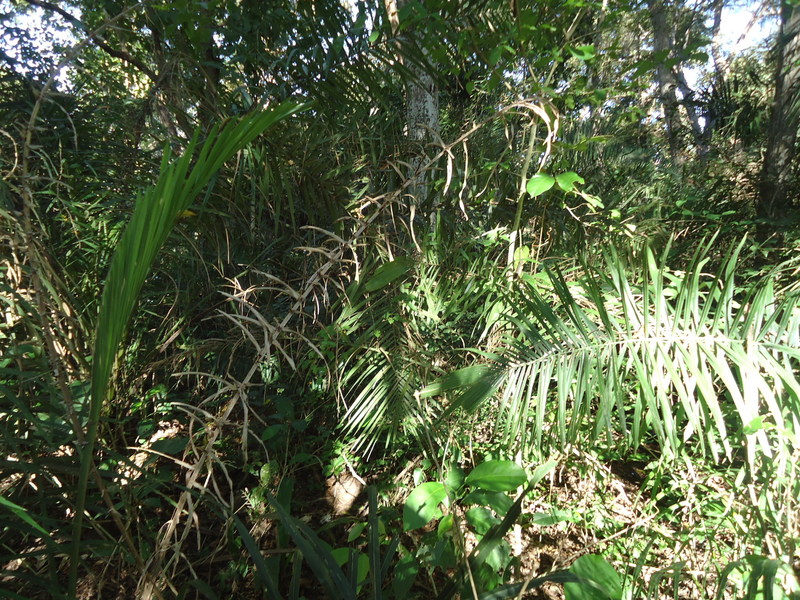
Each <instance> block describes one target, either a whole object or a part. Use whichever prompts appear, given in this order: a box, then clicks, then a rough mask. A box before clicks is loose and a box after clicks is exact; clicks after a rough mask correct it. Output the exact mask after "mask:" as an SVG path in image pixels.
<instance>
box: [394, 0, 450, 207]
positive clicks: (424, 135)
mask: <svg viewBox="0 0 800 600" xmlns="http://www.w3.org/2000/svg"><path fill="white" fill-rule="evenodd" d="M408 3H409V0H384V5H385V7H386V12H387V14H388V16H389V23H390V24H391V26H392V33H393V34H394V35H395V36H396V37H397V38H398V44H397V46H398V53H399V59H400V61H401V62H402V63H403V65H404V66H405V67H406V69H408V71H409V77H408V80H407V81H406V135H407V138H408V140H409V142H411V143H412V145H413V146H414V148H413V150H412V151H413V153H414V154H413V156H412V157H411V158H410V160H409V164H410V165H411V169H410V173H409V177H413V178H415V179H416V182H415V183H414V184H413V185H412V186H411V187H410V193H411V195H412V197H413V198H412V202H414V203H418V202H419V201H422V200H424V199H425V197H426V196H427V195H428V185H427V183H426V180H427V179H428V177H427V176H426V174H425V173H422V172H421V170H422V168H423V166H424V163H425V151H424V144H425V143H426V142H427V141H429V140H431V139H436V137H438V134H439V130H440V127H439V89H438V86H437V85H436V82H435V81H434V79H433V76H432V75H431V74H430V72H429V68H428V65H427V64H426V63H427V60H428V56H427V53H426V52H425V50H424V44H417V43H416V39H415V38H416V36H415V32H414V30H413V28H408V29H406V30H405V31H404V32H401V31H400V16H399V11H400V10H402V9H403V7H404V6H405V5H407V4H408Z"/></svg>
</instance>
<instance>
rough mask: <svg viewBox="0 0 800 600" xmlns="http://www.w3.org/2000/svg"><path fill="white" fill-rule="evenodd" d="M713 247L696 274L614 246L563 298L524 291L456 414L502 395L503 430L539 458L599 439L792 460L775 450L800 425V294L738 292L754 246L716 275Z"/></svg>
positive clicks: (699, 257) (768, 286)
mask: <svg viewBox="0 0 800 600" xmlns="http://www.w3.org/2000/svg"><path fill="white" fill-rule="evenodd" d="M713 243H714V240H713V239H712V240H711V241H710V242H709V243H707V244H705V245H703V246H702V247H700V248H699V249H698V250H697V252H696V254H695V256H694V258H693V259H692V261H691V262H690V264H689V266H688V267H687V268H686V271H671V270H670V269H669V268H668V267H667V264H666V256H667V252H665V253H664V255H663V256H662V257H661V258H656V256H655V255H654V254H653V252H652V251H651V250H649V249H648V250H646V251H645V252H643V253H642V254H641V256H640V257H638V259H637V260H638V264H632V265H629V264H628V261H627V260H625V259H623V257H622V256H620V254H618V253H616V252H615V251H613V250H611V251H609V252H608V253H607V255H606V261H605V262H606V265H605V269H587V272H586V274H585V275H584V276H583V277H580V278H578V279H577V280H574V281H567V279H566V278H565V276H564V274H563V273H561V272H560V271H557V270H554V271H551V272H549V280H550V284H551V289H550V290H537V289H536V288H535V287H533V286H532V285H529V284H523V286H522V288H521V289H520V291H519V294H518V296H517V300H518V302H517V304H516V306H515V308H514V312H513V314H512V315H511V316H510V318H511V322H512V323H513V325H514V332H513V334H510V335H508V336H507V338H506V344H505V349H504V350H503V351H502V352H501V353H499V355H498V356H496V357H494V358H493V360H492V362H491V365H490V368H489V369H488V371H487V372H486V374H484V376H483V377H481V378H480V379H479V380H478V381H477V382H475V383H474V384H472V385H471V386H469V387H468V388H467V389H466V390H465V391H464V392H463V393H462V395H461V396H460V397H459V398H458V399H457V400H456V401H455V402H454V403H453V404H452V405H451V406H450V408H449V409H448V410H447V411H446V414H450V413H452V412H453V411H454V410H456V409H458V408H468V409H474V408H476V407H477V406H478V405H480V404H481V403H483V402H485V401H486V400H488V399H489V398H491V397H492V396H493V395H494V394H495V391H496V390H500V395H499V401H498V410H499V421H498V427H499V430H500V432H501V433H502V436H503V439H504V440H505V442H506V443H507V444H509V445H510V444H512V443H514V444H521V446H522V447H523V448H524V449H525V452H526V453H528V454H531V453H538V452H540V451H542V450H543V449H544V448H545V447H546V446H549V445H553V444H558V445H559V446H561V447H563V446H564V445H566V444H572V443H577V442H579V441H581V438H582V436H583V435H584V432H586V431H589V432H590V433H589V437H590V438H591V439H593V440H596V439H597V438H599V437H601V436H604V437H605V438H606V440H607V441H608V443H609V444H615V443H619V441H620V440H621V441H622V443H623V444H626V445H628V446H630V447H634V448H635V447H638V446H639V445H640V444H642V443H644V442H646V441H649V440H652V439H655V441H657V442H658V444H659V446H660V447H661V451H662V453H663V454H664V455H665V456H668V457H669V456H675V455H676V454H677V453H678V452H679V451H681V450H684V449H689V448H691V449H692V450H695V451H697V452H699V453H701V454H704V455H711V456H712V457H713V458H714V459H716V460H719V459H721V458H722V457H723V456H725V457H728V458H731V457H733V455H734V454H735V453H736V452H737V450H738V449H740V448H742V445H744V447H745V448H746V455H747V459H748V462H749V463H750V464H751V465H752V464H753V461H754V459H755V456H756V453H760V454H762V455H765V456H773V457H776V459H777V457H779V456H780V457H784V456H787V453H784V452H776V451H779V450H782V449H784V448H782V445H784V444H788V443H789V441H788V440H789V439H790V438H789V437H787V435H784V433H788V434H791V432H796V431H797V430H798V425H800V377H798V368H799V367H800V346H798V335H800V295H798V294H797V293H796V292H793V293H788V294H784V295H782V296H781V295H779V294H777V293H776V291H775V277H774V275H773V276H766V277H765V278H764V279H763V280H762V281H760V282H758V283H757V284H756V285H754V286H751V287H749V288H744V289H741V288H739V287H738V286H737V283H736V278H735V274H736V269H737V264H738V257H739V253H740V250H741V248H742V244H740V245H739V246H738V247H735V248H733V249H731V250H730V251H729V252H728V254H727V256H725V257H724V259H723V260H722V261H721V266H720V267H719V269H718V270H717V272H716V273H715V274H709V273H706V272H705V271H704V266H705V265H706V263H707V262H708V260H709V258H710V256H711V255H712V253H713V250H714V245H713ZM603 272H606V273H609V274H610V275H604V274H603ZM551 302H555V304H556V306H551Z"/></svg>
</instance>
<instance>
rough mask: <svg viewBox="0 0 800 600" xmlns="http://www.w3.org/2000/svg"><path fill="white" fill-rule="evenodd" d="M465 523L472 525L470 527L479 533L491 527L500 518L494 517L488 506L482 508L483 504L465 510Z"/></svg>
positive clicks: (483, 532) (481, 533)
mask: <svg viewBox="0 0 800 600" xmlns="http://www.w3.org/2000/svg"><path fill="white" fill-rule="evenodd" d="M466 516H467V523H469V524H470V525H472V528H473V529H474V530H475V533H477V534H479V535H483V534H485V533H486V532H487V531H489V529H491V528H492V525H497V524H498V523H499V522H500V519H498V518H497V517H495V516H494V515H493V514H492V511H490V510H489V509H488V508H484V507H483V506H476V507H474V508H470V509H469V510H468V511H467V515H466Z"/></svg>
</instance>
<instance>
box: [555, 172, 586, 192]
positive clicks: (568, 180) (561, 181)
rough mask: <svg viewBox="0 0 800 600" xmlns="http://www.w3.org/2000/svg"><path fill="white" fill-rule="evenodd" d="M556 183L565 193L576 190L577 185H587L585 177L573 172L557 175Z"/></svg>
mask: <svg viewBox="0 0 800 600" xmlns="http://www.w3.org/2000/svg"><path fill="white" fill-rule="evenodd" d="M556 183H558V187H560V188H561V189H562V190H564V191H565V192H571V191H573V190H574V189H575V184H576V183H585V181H584V180H583V177H581V176H580V175H578V174H577V173H575V172H573V171H567V172H566V173H561V174H560V175H556Z"/></svg>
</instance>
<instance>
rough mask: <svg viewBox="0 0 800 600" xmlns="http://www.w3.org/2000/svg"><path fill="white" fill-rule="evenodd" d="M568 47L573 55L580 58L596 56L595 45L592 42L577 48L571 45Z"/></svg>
mask: <svg viewBox="0 0 800 600" xmlns="http://www.w3.org/2000/svg"><path fill="white" fill-rule="evenodd" d="M567 49H568V50H569V53H570V54H572V56H574V57H575V58H577V59H579V60H589V59H590V58H594V46H593V45H591V44H587V45H585V46H577V47H575V48H573V47H571V46H570V47H569V48H567Z"/></svg>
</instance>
